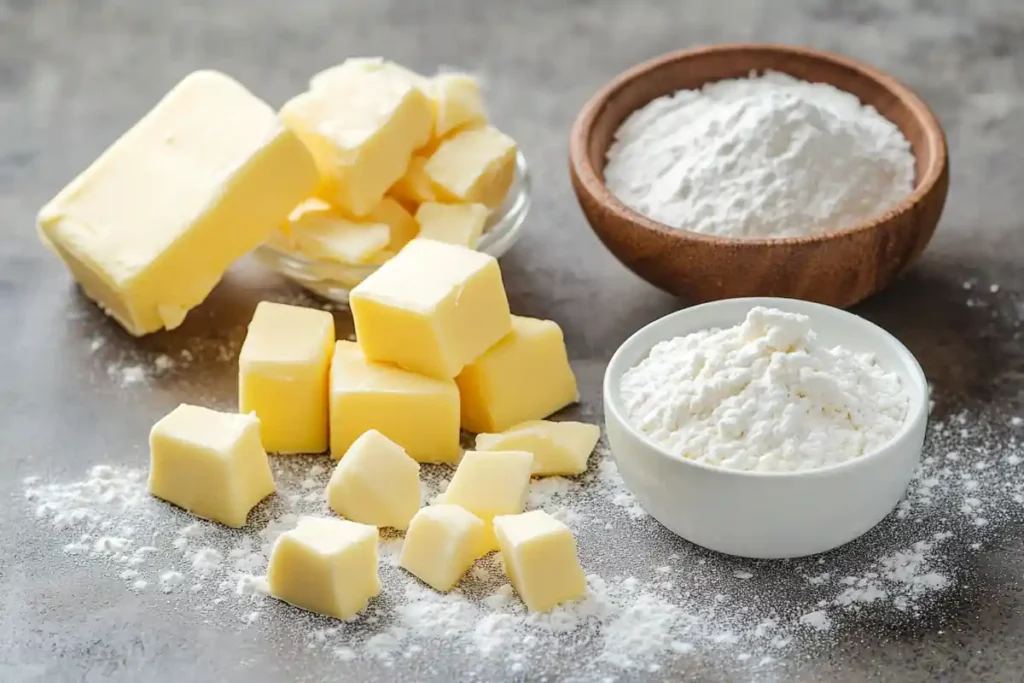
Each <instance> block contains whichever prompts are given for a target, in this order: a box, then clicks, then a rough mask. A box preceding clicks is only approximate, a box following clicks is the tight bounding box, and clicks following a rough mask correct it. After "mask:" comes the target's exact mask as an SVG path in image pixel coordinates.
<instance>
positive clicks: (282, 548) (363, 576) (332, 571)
mask: <svg viewBox="0 0 1024 683" xmlns="http://www.w3.org/2000/svg"><path fill="white" fill-rule="evenodd" d="M378 538H379V536H378V534H377V527H374V526H369V525H366V524H359V523H357V522H347V521H345V520H342V519H328V518H324V517H301V518H300V519H299V524H298V526H296V527H295V528H294V529H292V530H291V531H286V532H285V533H283V534H281V535H280V536H278V538H277V541H276V542H275V543H274V547H273V549H272V550H271V553H270V565H269V567H268V568H267V581H268V583H269V584H270V594H271V595H273V596H274V597H275V598H277V599H279V600H284V601H285V602H287V603H290V604H292V605H295V606H296V607H299V608H301V609H304V610H309V611H310V612H317V613H319V614H326V615H327V616H329V617H336V618H338V619H352V618H353V617H355V616H356V615H357V614H359V613H360V612H361V611H363V610H364V609H366V605H367V604H368V603H369V602H370V599H371V598H373V597H376V596H377V595H380V576H379V574H378V572H377V541H378Z"/></svg>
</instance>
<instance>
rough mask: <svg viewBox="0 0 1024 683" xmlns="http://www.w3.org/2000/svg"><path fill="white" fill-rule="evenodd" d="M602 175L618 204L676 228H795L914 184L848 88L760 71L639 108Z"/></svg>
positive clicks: (842, 222)
mask: <svg viewBox="0 0 1024 683" xmlns="http://www.w3.org/2000/svg"><path fill="white" fill-rule="evenodd" d="M604 175H605V182H606V183H607V185H608V188H609V189H610V190H611V191H612V193H613V194H615V195H616V196H617V197H618V198H619V199H620V200H621V201H622V202H623V203H625V204H626V205H628V206H630V207H631V208H633V209H635V210H636V211H638V212H640V213H642V214H645V215H647V216H649V217H650V218H653V219H654V220H657V221H660V222H662V223H665V224H666V225H669V226H672V227H675V228H682V229H686V230H692V231H695V232H700V233H707V234H712V235H719V236H725V237H739V238H765V237H795V236H803V235H814V234H819V233H823V232H828V231H832V230H838V229H842V228H845V227H849V226H851V225H853V224H855V223H856V222H858V221H860V220H864V219H866V218H870V217H871V216H874V215H878V214H881V213H883V212H885V211H887V210H889V209H891V208H893V207H894V206H895V205H896V204H897V203H898V202H900V201H901V200H902V199H903V198H905V197H906V196H907V195H909V194H910V192H911V190H912V189H913V182H914V157H913V154H912V152H911V150H910V145H909V143H908V142H907V140H906V138H905V137H904V136H903V134H902V133H901V132H900V130H899V129H898V128H897V127H896V126H895V125H894V124H893V123H892V122H890V121H889V120H888V119H886V118H884V117H883V116H882V115H881V114H879V113H878V111H876V110H875V109H874V108H873V107H870V106H864V105H862V104H861V102H860V101H859V100H858V99H857V98H856V97H855V96H854V95H851V94H850V93H847V92H843V91H841V90H838V89H836V88H835V87H833V86H831V85H827V84H823V83H808V82H806V81H800V80H797V79H794V78H792V77H791V76H788V75H785V74H781V73H775V72H767V73H765V74H764V75H762V76H756V75H754V74H751V76H750V77H749V78H741V79H735V80H724V81H719V82H716V83H711V84H708V85H706V86H705V87H704V88H703V89H701V90H681V91H679V92H676V93H674V94H672V95H668V96H665V97H660V98H658V99H655V100H654V101H652V102H650V103H649V104H647V105H645V106H644V107H642V108H641V109H639V110H637V111H636V112H634V113H633V114H632V115H630V116H629V118H627V119H626V121H625V123H623V124H622V126H621V127H620V128H619V130H618V131H617V132H616V134H615V142H614V143H613V144H612V146H611V148H610V149H609V150H608V164H607V166H606V167H605V171H604Z"/></svg>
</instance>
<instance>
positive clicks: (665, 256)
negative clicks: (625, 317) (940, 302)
mask: <svg viewBox="0 0 1024 683" xmlns="http://www.w3.org/2000/svg"><path fill="white" fill-rule="evenodd" d="M765 70H774V71H781V72H784V73H787V74H790V75H792V76H794V77H796V78H800V79H803V80H807V81H813V82H823V83H830V84H832V85H834V86H836V87H837V88H840V89H842V90H845V91H847V92H850V93H853V94H854V95H856V96H857V97H858V98H860V100H861V101H862V102H864V103H866V104H870V105H872V106H874V107H875V108H876V109H878V111H879V112H880V113H881V114H882V115H883V116H885V117H886V118H888V119H889V120H891V121H892V122H893V123H895V124H896V125H897V126H898V127H899V128H900V130H902V131H903V134H904V135H905V136H906V137H907V140H909V141H910V145H911V147H912V149H913V152H914V156H915V159H916V181H915V187H914V191H913V192H912V194H911V195H910V196H909V197H907V198H906V199H905V200H904V201H903V202H901V203H900V204H899V205H897V206H896V207H894V208H893V209H892V210H890V211H889V212H887V213H885V214H882V215H880V216H877V217H875V218H873V219H871V220H868V221H865V222H864V223H861V224H859V225H855V226H852V227H850V228H847V229H844V230H840V231H836V232H832V233H827V234H824V235H817V236H813V237H790V238H776V239H730V238H724V237H716V236H711V235H703V234H699V233H695V232H689V231H686V230H679V229H674V228H670V227H668V226H665V225H664V224H662V223H658V222H656V221H653V220H651V219H649V218H646V217H645V216H642V215H640V214H639V213H637V212H635V211H633V210H632V209H630V208H628V207H626V206H625V205H624V204H623V203H622V202H620V201H619V200H618V199H616V198H615V197H614V196H613V195H612V194H611V192H609V190H608V188H607V187H606V186H605V184H604V180H603V177H604V164H605V154H606V152H607V150H608V147H609V145H610V144H611V142H612V138H613V136H614V134H615V131H616V130H617V129H618V127H619V125H620V124H621V123H622V122H623V121H624V120H625V118H626V117H627V116H628V115H629V114H630V113H632V112H633V111H635V110H636V109H638V108H640V107H642V106H644V105H645V104H647V103H648V102H650V101H651V100H653V99H655V98H657V97H661V96H662V95H667V94H670V93H672V92H675V91H677V90H681V89H695V88H700V87H701V86H702V85H704V84H705V83H708V82H712V81H717V80H722V79H727V78H740V77H744V76H747V75H749V74H750V72H751V71H757V72H762V71H765ZM569 166H570V172H571V176H572V184H573V188H574V190H575V192H576V196H577V198H578V200H579V203H580V207H581V208H582V210H583V213H584V214H585V215H586V217H587V220H588V221H589V222H590V225H591V227H592V228H593V230H594V232H595V233H596V234H597V236H598V237H599V238H600V239H601V241H602V242H603V243H604V244H605V246H606V247H608V249H609V250H610V251H611V252H612V254H614V255H615V257H616V258H618V259H619V260H620V261H621V262H622V263H623V264H624V265H626V266H627V267H628V268H629V269H630V270H632V271H633V272H634V273H636V274H637V275H639V276H640V277H642V278H644V279H645V280H647V281H648V282H650V283H651V284H653V285H655V286H656V287H659V288H661V289H663V290H665V291H667V292H670V293H672V294H675V295H677V296H679V297H681V298H683V299H686V300H688V301H692V302H704V301H713V300H717V299H727V298H735V297H743V296H781V297H791V298H798V299H806V300H809V301H817V302H820V303H825V304H830V305H833V306H840V307H847V306H850V305H853V304H855V303H857V302H858V301H861V300H862V299H864V298H866V297H868V296H871V295H872V294H874V293H876V292H878V291H880V290H881V289H883V288H885V287H886V286H888V285H889V284H890V283H891V282H892V281H893V280H894V279H895V278H896V277H898V276H899V275H900V273H902V272H903V271H904V270H906V268H907V267H908V266H910V265H911V264H912V263H913V262H914V260H915V259H917V257H918V256H920V255H921V252H922V251H924V248H925V247H926V246H927V244H928V242H929V240H931V237H932V235H933V234H934V232H935V228H936V226H937V224H938V221H939V217H940V215H941V214H942V210H943V207H944V206H945V203H946V194H947V192H948V189H949V168H948V167H949V161H948V153H947V148H946V139H945V135H944V133H943V131H942V127H941V126H940V124H939V122H938V120H937V119H936V118H935V115H934V114H933V113H932V112H931V110H930V109H929V108H928V106H927V105H925V103H924V102H923V101H921V99H920V98H919V97H917V95H915V94H914V93H913V92H911V91H910V89H909V88H907V87H906V86H904V85H903V84H902V83H900V82H899V81H897V80H896V79H894V78H892V77H891V76H888V75H886V74H884V73H882V72H880V71H878V70H876V69H873V68H871V67H868V66H865V65H863V64H861V63H858V62H856V61H854V60H852V59H848V58H846V57H841V56H838V55H834V54H830V53H826V52H820V51H817V50H811V49H806V48H799V47H789V46H776V45H720V46H713V47H706V48H698V49H695V50H687V51H682V52H675V53H671V54H668V55H665V56H663V57H659V58H657V59H654V60H652V61H650V62H646V63H644V64H641V65H639V66H636V67H634V68H632V69H630V70H629V71H626V72H625V73H623V74H621V75H619V76H618V77H617V78H615V79H614V80H613V81H612V82H611V83H609V84H608V85H607V86H605V87H604V88H603V89H601V90H600V91H599V92H598V93H597V94H596V95H594V97H593V98H591V99H590V101H589V102H587V104H586V105H585V106H584V107H583V109H582V110H581V112H580V114H579V116H578V117H577V119H576V122H575V123H574V124H573V128H572V133H571V139H570V146H569Z"/></svg>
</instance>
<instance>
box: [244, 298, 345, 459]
mask: <svg viewBox="0 0 1024 683" xmlns="http://www.w3.org/2000/svg"><path fill="white" fill-rule="evenodd" d="M333 351H334V317H333V316H332V315H331V314H330V313H328V312H327V311H321V310H319V309H314V308H303V307H300V306H288V305H285V304H278V303H272V302H269V301H261V302H260V303H259V305H258V306H256V312H255V313H254V314H253V316H252V321H251V322H250V323H249V329H248V332H247V333H246V336H245V342H244V343H243V344H242V350H241V352H240V353H239V356H238V409H239V412H242V413H248V412H250V411H251V412H254V413H256V416H257V417H259V419H260V430H261V433H262V437H263V447H264V448H265V449H267V450H268V451H270V452H272V453H322V452H323V451H326V450H327V388H328V387H327V379H328V374H329V371H330V366H331V354H332V353H333Z"/></svg>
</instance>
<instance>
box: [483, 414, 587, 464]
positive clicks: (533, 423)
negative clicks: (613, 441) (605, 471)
mask: <svg viewBox="0 0 1024 683" xmlns="http://www.w3.org/2000/svg"><path fill="white" fill-rule="evenodd" d="M600 438H601V428H600V427H598V426H597V425H591V424H586V423H584V422H550V421H548V420H530V421H529V422H523V423H520V424H517V425H516V426H514V427H512V428H511V429H508V430H506V431H504V432H502V433H500V434H477V437H476V449H477V450H478V451H527V452H529V453H533V474H534V475H535V476H541V477H544V476H549V475H555V474H559V475H573V474H582V473H583V472H584V471H585V470H586V469H587V460H588V459H590V454H591V453H593V452H594V447H595V446H596V445H597V440H598V439H600Z"/></svg>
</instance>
